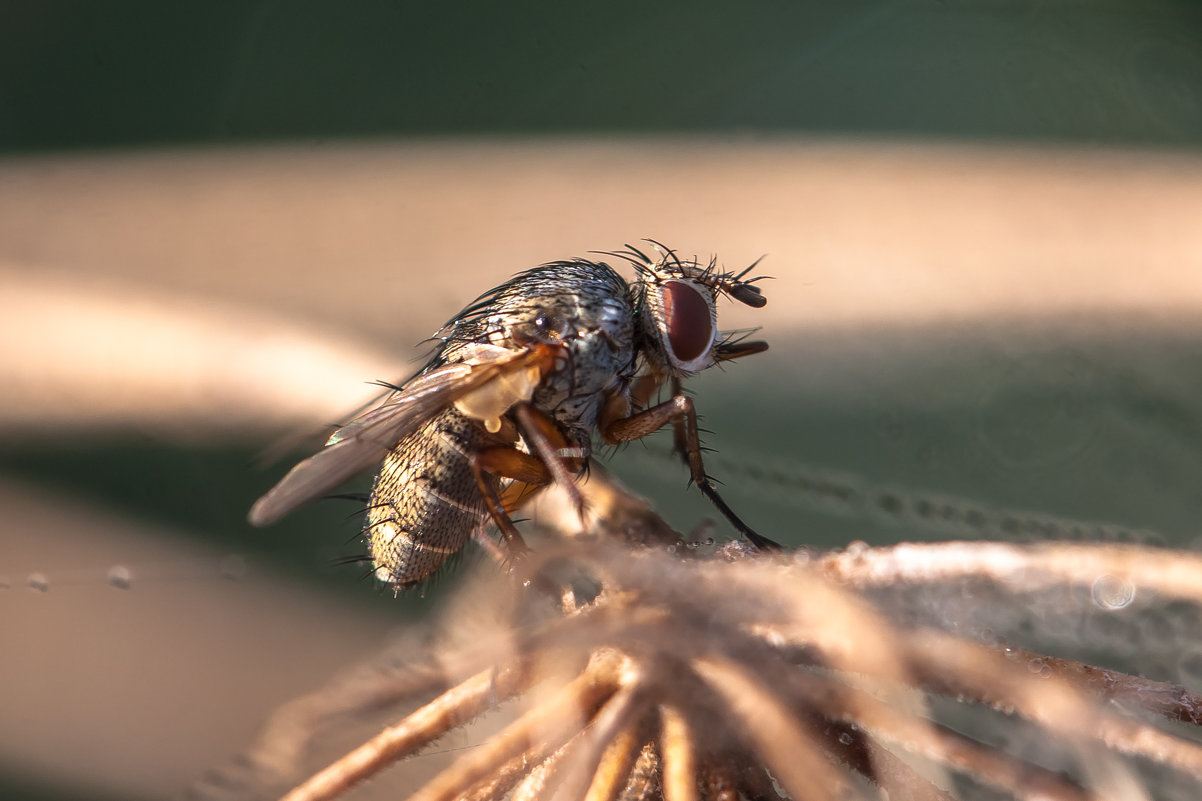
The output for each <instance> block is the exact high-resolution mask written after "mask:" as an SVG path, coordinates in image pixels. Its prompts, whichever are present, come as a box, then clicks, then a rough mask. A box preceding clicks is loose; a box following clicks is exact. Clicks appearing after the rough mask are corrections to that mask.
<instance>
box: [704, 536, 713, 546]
mask: <svg viewBox="0 0 1202 801" xmlns="http://www.w3.org/2000/svg"><path fill="white" fill-rule="evenodd" d="M705 544H706V545H713V544H714V538H713V537H706V538H705Z"/></svg>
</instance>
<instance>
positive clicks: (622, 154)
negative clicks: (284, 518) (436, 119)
mask: <svg viewBox="0 0 1202 801" xmlns="http://www.w3.org/2000/svg"><path fill="white" fill-rule="evenodd" d="M1199 220H1202V159H1199V158H1197V157H1194V156H1189V155H1180V154H1155V153H1119V152H1089V153H1081V152H1074V151H1069V150H1057V149H1047V150H1035V149H1004V148H987V147H969V146H950V145H949V146H940V145H925V146H919V145H911V144H889V143H837V142H810V141H797V142H792V141H769V142H752V141H748V142H719V141H680V142H673V141H650V142H634V141H632V142H594V141H546V142H501V143H475V142H467V143H458V144H455V143H450V144H436V143H409V144H397V145H382V144H381V145H367V146H326V145H323V146H314V147H299V146H298V147H289V148H280V149H263V150H245V151H232V152H190V153H152V154H129V155H96V156H82V155H81V156H68V157H57V158H50V157H46V158H38V159H29V160H12V161H8V162H6V163H0V336H2V338H3V341H4V348H3V351H2V352H0V373H2V374H3V375H4V376H5V381H4V383H5V388H4V390H3V391H2V392H0V424H2V429H0V430H2V431H3V432H4V436H8V437H14V436H25V435H26V432H28V431H29V430H30V429H31V427H35V428H36V427H38V426H44V425H46V424H47V423H50V424H51V425H52V426H54V427H61V426H68V425H69V426H70V427H71V428H72V430H78V431H85V430H87V429H88V428H89V427H91V428H96V427H100V428H101V429H103V428H104V427H108V426H120V425H123V424H129V423H131V422H132V421H140V422H141V423H142V424H143V425H144V426H145V427H150V428H155V427H159V426H161V427H162V430H163V431H164V432H168V433H171V432H173V433H175V434H182V435H185V436H187V435H196V434H197V433H199V434H200V435H202V436H208V435H210V434H212V433H213V432H216V433H218V434H223V435H227V436H235V435H237V436H245V432H246V430H247V429H248V428H252V427H259V426H266V425H268V424H272V425H274V426H276V427H278V428H281V429H286V428H289V427H292V426H295V425H297V424H300V423H308V424H317V423H325V422H329V421H330V419H329V415H330V414H331V413H332V410H337V409H340V408H347V406H348V405H349V406H353V405H354V403H356V402H358V400H359V399H361V397H362V395H363V392H364V388H363V386H362V384H361V383H360V382H362V381H366V380H370V379H377V378H393V379H395V378H399V377H401V376H404V375H405V374H406V373H407V372H408V371H409V370H410V369H411V368H412V363H411V360H412V359H413V358H414V356H415V355H416V354H417V351H415V350H413V348H412V345H413V343H415V342H416V341H417V340H420V339H421V338H422V337H424V336H427V335H429V334H430V333H431V332H432V331H433V330H434V329H435V328H437V326H438V325H439V324H441V323H442V322H443V321H444V320H445V319H446V318H447V317H448V316H449V315H450V314H452V313H453V312H454V311H456V310H457V309H459V308H460V307H462V306H463V305H464V304H465V303H466V302H468V301H469V300H471V299H472V298H473V297H475V296H476V295H477V294H479V293H480V292H482V291H484V290H486V289H488V288H489V287H491V286H493V285H495V284H496V283H498V282H500V281H501V280H503V279H504V278H505V277H507V276H508V275H509V274H511V273H513V272H516V271H517V270H520V269H523V268H525V267H528V266H532V265H534V264H537V263H540V262H543V261H547V260H551V259H555V258H564V257H568V256H574V255H587V251H589V250H591V249H601V250H603V249H612V248H617V247H620V246H621V245H622V244H623V243H626V242H635V241H636V240H638V239H639V238H640V237H644V236H649V237H654V238H656V239H659V240H661V241H663V242H665V243H667V244H669V245H672V246H674V247H678V248H680V249H681V250H682V251H684V252H685V253H688V254H690V255H691V254H693V253H697V254H698V255H700V256H702V257H707V256H708V255H709V254H711V253H716V254H718V255H719V257H720V258H721V259H722V260H723V262H724V263H725V264H726V265H727V266H731V267H736V266H741V265H744V264H747V263H750V262H751V261H752V260H754V259H755V258H757V257H759V256H760V255H761V254H764V253H767V254H768V258H767V259H766V260H765V261H764V263H763V267H762V270H763V272H765V273H767V274H770V275H772V276H774V277H775V279H776V280H775V281H773V282H772V283H771V284H768V285H766V292H767V294H768V296H769V304H768V306H767V307H766V308H765V309H763V310H760V311H754V312H753V311H751V310H745V309H738V310H731V309H729V308H728V309H727V310H726V311H724V316H723V324H724V327H727V328H732V327H738V326H744V325H747V326H750V325H760V326H763V327H764V328H765V329H766V331H765V335H766V337H767V338H769V339H770V340H771V341H772V343H773V349H774V351H773V353H774V354H776V355H777V356H780V355H781V354H788V353H789V350H788V349H789V348H790V347H793V346H795V345H796V343H800V342H804V341H805V340H806V338H807V337H810V336H813V335H816V334H821V333H822V332H824V331H836V330H842V331H848V330H852V331H855V330H861V329H863V330H883V331H905V330H919V329H923V328H925V327H934V328H939V327H947V328H948V329H949V330H952V331H954V330H957V329H958V328H961V329H962V328H972V327H974V326H977V325H981V326H984V325H990V326H996V325H998V324H999V321H1002V323H1003V329H1004V325H1006V324H1012V325H1014V326H1016V328H1015V330H1017V328H1018V327H1021V325H1022V324H1023V323H1024V321H1026V322H1032V323H1036V324H1039V325H1044V324H1047V323H1049V322H1052V323H1056V322H1063V323H1065V324H1072V323H1073V322H1074V321H1076V320H1081V319H1085V320H1088V321H1090V324H1091V325H1093V326H1101V327H1108V326H1118V327H1120V328H1121V327H1123V326H1133V327H1136V328H1140V327H1144V328H1146V327H1151V328H1157V327H1181V326H1190V327H1194V326H1196V324H1197V321H1198V320H1199V319H1202V318H1200V313H1202V225H1200V224H1199V222H1198V221H1199ZM1007 321H1009V322H1008V323H1007ZM891 346H892V343H891V342H890V341H889V340H888V339H886V340H885V341H882V342H881V343H880V345H879V348H880V350H881V351H882V352H887V351H888V350H889V348H890V347H891ZM281 354H283V355H281ZM786 358H787V357H786ZM861 369H869V367H868V366H865V367H863V368H861ZM0 493H2V494H0V503H3V506H4V508H5V511H6V532H5V534H4V536H3V553H0V572H3V573H5V574H7V575H8V577H9V580H10V581H11V582H12V583H13V584H14V586H13V587H12V589H10V590H8V591H6V592H4V593H3V594H2V595H0V604H2V605H3V611H2V612H0V645H2V647H3V650H4V651H6V652H8V653H9V656H8V657H6V659H5V663H4V667H3V677H4V678H3V681H2V682H0V687H2V688H3V689H0V708H3V709H4V710H5V718H6V720H8V721H20V722H21V725H19V726H13V725H8V724H6V725H5V726H3V727H0V729H2V731H0V763H2V764H14V763H15V764H20V765H22V766H25V767H27V768H29V769H30V770H33V771H35V772H43V773H45V775H48V776H54V777H56V779H58V780H61V781H64V782H66V783H69V784H77V785H81V786H93V787H96V788H101V789H105V790H108V791H110V792H112V793H114V794H117V795H121V796H124V797H130V798H157V797H163V796H164V795H167V794H170V793H171V792H172V791H173V790H176V789H179V788H182V787H183V786H185V785H186V784H187V783H188V782H189V781H190V780H191V779H192V778H194V777H195V776H197V775H198V774H199V773H200V772H202V771H203V770H204V768H206V767H208V766H211V765H213V764H217V763H221V762H223V761H224V760H226V759H227V758H228V757H229V755H230V754H232V753H234V752H236V751H237V750H238V749H239V748H240V747H241V746H242V745H244V744H245V742H246V741H247V739H248V737H249V734H250V732H251V731H253V729H254V727H255V725H256V724H257V722H258V721H259V720H260V719H261V717H262V714H263V712H264V711H265V710H266V709H268V708H270V707H271V706H273V705H274V704H275V703H278V702H279V701H282V700H284V699H285V698H288V697H291V696H292V695H295V694H297V693H299V692H302V691H304V690H307V689H310V688H312V687H314V686H316V685H317V684H318V683H320V682H321V681H322V680H323V679H324V677H325V676H326V675H328V674H329V672H330V671H331V670H332V669H333V668H334V667H335V666H336V665H338V664H339V663H340V662H341V661H342V660H344V659H348V658H349V657H348V655H351V654H361V653H364V652H365V651H368V650H371V643H373V642H374V641H375V640H376V638H378V637H379V636H380V633H381V632H382V631H383V630H384V629H385V628H386V621H381V620H362V619H361V618H360V617H359V616H358V612H356V611H353V610H343V609H339V608H335V607H333V606H327V605H323V604H319V603H318V602H315V601H312V600H306V599H305V598H302V597H299V596H296V595H293V594H292V593H291V591H290V590H288V588H287V587H286V586H283V585H281V586H277V585H275V584H270V585H268V584H266V583H264V582H265V581H266V580H265V579H264V580H263V581H255V582H250V583H247V584H230V583H228V582H223V581H221V580H220V579H207V580H204V581H199V582H190V581H178V582H171V581H163V582H156V583H154V584H153V585H151V586H143V585H140V584H135V586H134V589H133V590H131V591H128V592H125V593H122V592H121V591H118V590H116V589H111V588H108V587H106V586H104V585H103V581H102V579H101V578H100V576H101V575H102V574H103V571H104V570H105V569H107V567H108V565H110V564H112V563H116V562H130V563H134V564H143V563H158V562H165V563H174V562H175V561H178V560H180V559H183V560H184V561H185V562H188V563H193V561H194V560H195V559H198V558H201V557H200V556H198V555H197V554H196V553H195V552H194V551H195V546H191V545H179V544H177V542H176V541H175V539H174V538H173V537H172V536H171V535H170V534H169V533H166V532H161V531H154V530H150V529H148V528H146V527H145V526H144V525H143V524H139V523H134V522H131V521H128V520H121V519H116V518H113V517H111V516H104V515H98V514H97V513H96V512H95V510H91V509H77V508H75V507H73V506H72V505H71V504H70V503H69V502H66V501H62V502H60V500H59V499H52V498H49V497H45V496H42V495H39V494H38V493H37V492H36V491H34V490H31V489H29V488H27V487H24V486H14V485H5V486H3V487H0ZM179 549H182V550H179ZM219 556H220V555H219V554H207V555H204V556H203V558H204V559H212V558H219ZM64 566H66V567H71V568H74V567H80V568H87V569H88V570H89V571H92V573H96V576H97V578H96V579H95V580H94V581H91V582H90V583H88V582H85V583H84V584H83V585H81V586H80V587H79V588H77V589H74V590H71V589H68V590H66V591H63V589H62V588H61V587H60V586H54V585H52V589H51V591H50V592H49V593H38V592H35V591H33V590H29V589H26V588H24V586H23V581H24V576H25V574H26V573H27V572H29V571H35V570H50V569H51V568H62V567H64ZM97 571H99V572H97ZM89 575H91V573H89ZM51 580H52V581H53V580H54V579H53V576H52V579H51ZM151 594H155V595H158V596H159V597H157V598H156V599H155V600H154V601H148V600H147V599H146V596H147V595H151ZM161 594H169V595H171V596H172V597H170V598H168V597H165V596H163V595H161ZM180 610H185V611H184V612H181V611H180ZM189 610H190V611H189ZM13 653H16V654H18V656H17V657H16V658H14V657H13V656H12V654H13ZM131 710H138V714H139V716H140V719H139V720H138V721H137V722H128V723H127V722H126V718H125V717H124V716H125V715H126V714H127V713H129V712H130V711H131Z"/></svg>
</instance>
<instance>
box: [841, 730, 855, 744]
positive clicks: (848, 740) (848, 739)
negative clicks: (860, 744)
mask: <svg viewBox="0 0 1202 801" xmlns="http://www.w3.org/2000/svg"><path fill="white" fill-rule="evenodd" d="M853 739H854V738H852V736H851V735H850V734H848V733H847V732H843V733H842V734H840V735H839V742H841V743H843V744H844V745H851V744H852V742H853Z"/></svg>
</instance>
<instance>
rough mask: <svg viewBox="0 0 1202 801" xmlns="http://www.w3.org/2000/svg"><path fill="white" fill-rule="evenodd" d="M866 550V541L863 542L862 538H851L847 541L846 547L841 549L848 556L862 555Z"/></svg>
mask: <svg viewBox="0 0 1202 801" xmlns="http://www.w3.org/2000/svg"><path fill="white" fill-rule="evenodd" d="M867 550H868V543H866V542H864V540H852V541H851V542H849V543H847V547H846V548H844V549H843V552H844V553H846V554H847V555H848V556H862V555H863V554H864V552H865V551H867Z"/></svg>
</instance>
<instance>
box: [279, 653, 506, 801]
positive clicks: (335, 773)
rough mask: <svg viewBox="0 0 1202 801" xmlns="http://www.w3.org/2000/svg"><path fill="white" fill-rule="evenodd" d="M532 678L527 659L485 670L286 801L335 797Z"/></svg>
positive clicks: (391, 728)
mask: <svg viewBox="0 0 1202 801" xmlns="http://www.w3.org/2000/svg"><path fill="white" fill-rule="evenodd" d="M529 678H530V671H529V666H528V665H526V664H525V663H519V664H516V665H510V666H508V667H505V668H502V669H500V670H485V671H481V672H480V673H477V674H476V675H475V676H472V677H471V678H470V679H468V680H467V681H465V682H463V683H462V684H460V685H458V686H457V687H453V688H451V689H450V690H448V691H446V692H445V693H443V694H442V695H440V696H438V697H437V698H436V699H434V700H433V701H431V702H430V703H428V704H426V705H425V706H423V707H421V708H420V709H418V710H417V711H415V712H413V713H412V714H410V715H409V716H408V717H406V718H405V719H404V720H402V721H401V722H400V723H398V724H397V725H395V726H390V727H389V728H387V729H385V730H384V731H382V732H380V734H378V735H376V736H375V737H373V738H372V739H370V740H368V741H367V742H366V743H364V744H363V745H361V746H359V747H358V748H356V749H355V750H354V751H351V752H350V753H349V754H347V755H345V756H343V757H342V758H340V759H339V760H338V761H337V762H335V763H334V764H332V765H330V766H329V767H327V768H326V769H325V770H322V771H320V772H318V773H317V774H315V775H314V776H312V777H311V778H310V779H309V780H308V781H306V782H305V783H304V784H301V785H300V786H298V787H296V788H295V789H293V790H292V791H291V792H290V793H288V794H287V795H286V796H284V799H283V801H325V799H330V798H334V797H336V796H337V795H338V794H339V793H341V792H343V791H344V790H346V789H348V788H349V787H351V786H352V785H354V784H356V783H358V782H360V781H362V780H363V779H365V778H367V777H368V776H371V775H372V774H374V773H376V772H377V771H379V770H381V769H382V768H385V767H388V766H389V765H391V764H392V763H393V762H395V761H396V760H397V759H400V758H401V757H402V756H405V755H406V754H411V753H413V752H414V751H416V750H417V749H418V748H421V747H422V746H423V745H426V744H427V743H429V742H430V741H432V740H434V739H436V738H438V737H441V736H442V735H443V734H445V733H446V732H448V731H450V730H451V729H453V728H455V727H456V726H460V725H462V724H464V723H466V722H467V721H469V720H471V719H472V718H474V717H476V716H477V715H479V714H480V713H482V712H484V711H485V710H486V709H488V708H489V707H491V706H493V705H494V704H496V703H497V701H498V700H499V699H504V698H508V697H510V696H512V695H514V694H516V693H519V692H521V691H522V690H524V689H526V688H527V686H528V682H529Z"/></svg>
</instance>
